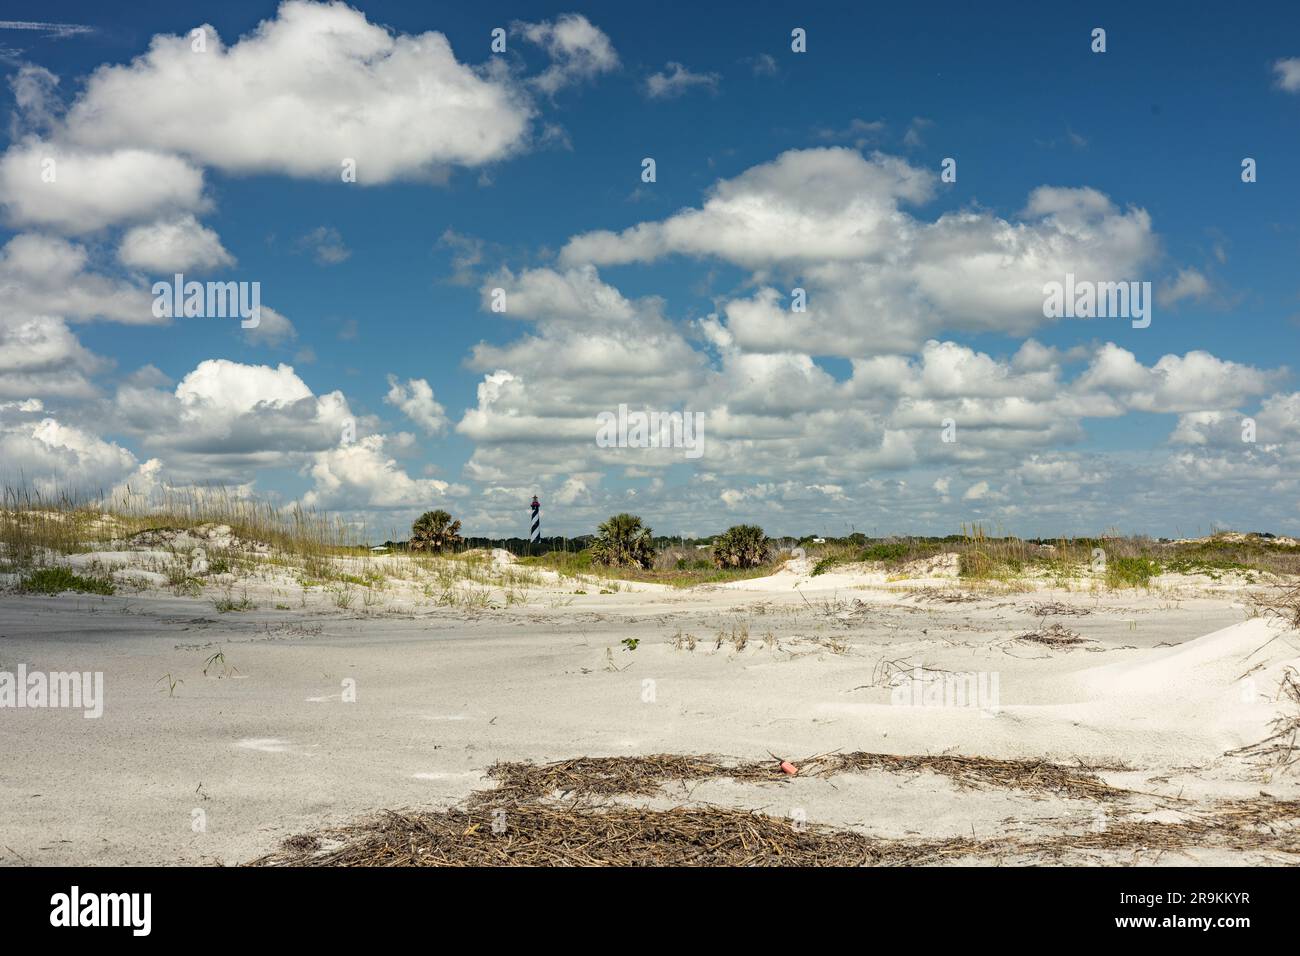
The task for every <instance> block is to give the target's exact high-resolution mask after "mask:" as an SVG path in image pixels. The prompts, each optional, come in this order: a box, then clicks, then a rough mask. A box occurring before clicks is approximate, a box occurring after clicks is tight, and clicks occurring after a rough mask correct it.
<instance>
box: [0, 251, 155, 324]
mask: <svg viewBox="0 0 1300 956" xmlns="http://www.w3.org/2000/svg"><path fill="white" fill-rule="evenodd" d="M89 266H90V253H89V251H88V250H87V248H86V247H85V246H83V245H81V244H79V243H75V242H71V241H69V240H66V239H57V238H54V237H51V236H42V235H36V234H31V233H24V234H20V235H17V236H14V237H13V238H12V239H10V240H9V241H8V242H7V243H6V244H5V245H4V246H3V247H0V321H4V320H6V319H8V320H13V319H17V318H24V317H33V316H45V317H48V316H58V317H60V318H64V319H67V320H69V321H74V322H84V321H88V320H91V319H104V320H107V321H112V322H122V323H125V324H129V325H157V324H160V323H165V322H166V320H165V319H159V318H157V317H155V316H154V314H153V309H152V303H153V299H152V296H151V295H150V294H149V290H148V289H147V288H143V287H140V286H136V285H133V284H131V283H129V282H124V281H121V280H119V279H114V278H110V277H108V276H106V275H102V274H100V273H97V272H94V271H92V270H91V269H90V268H89Z"/></svg>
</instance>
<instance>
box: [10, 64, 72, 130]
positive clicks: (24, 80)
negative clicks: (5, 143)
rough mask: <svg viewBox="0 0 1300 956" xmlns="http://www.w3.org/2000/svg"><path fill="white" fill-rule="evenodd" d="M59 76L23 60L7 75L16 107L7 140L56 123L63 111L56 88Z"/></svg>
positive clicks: (44, 128)
mask: <svg viewBox="0 0 1300 956" xmlns="http://www.w3.org/2000/svg"><path fill="white" fill-rule="evenodd" d="M58 85H59V78H58V77H57V76H56V75H54V74H53V73H51V72H50V71H49V70H47V69H45V67H43V66H37V65H35V64H34V63H24V64H22V66H20V67H19V68H18V72H17V73H15V74H14V75H13V76H11V77H9V89H10V90H11V91H12V92H13V95H14V105H15V106H17V107H18V109H17V111H16V112H15V114H14V117H13V121H12V123H11V139H19V138H21V136H22V135H24V134H26V133H38V132H42V131H44V130H47V129H49V128H50V127H52V126H54V125H55V123H57V122H58V120H59V117H60V116H61V115H62V113H63V104H62V103H61V102H60V100H59V97H58V94H57V92H56V89H57V87H58Z"/></svg>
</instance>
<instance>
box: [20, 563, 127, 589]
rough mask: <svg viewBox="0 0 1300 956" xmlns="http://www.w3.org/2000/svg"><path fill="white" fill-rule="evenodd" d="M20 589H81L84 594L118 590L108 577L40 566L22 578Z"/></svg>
mask: <svg viewBox="0 0 1300 956" xmlns="http://www.w3.org/2000/svg"><path fill="white" fill-rule="evenodd" d="M18 587H19V590H21V591H28V592H34V593H37V594H61V593H62V592H64V591H80V592H82V593H84V594H112V593H113V592H114V591H115V590H117V589H116V588H115V587H114V586H113V582H112V581H110V580H109V579H108V578H101V577H83V576H82V575H80V574H73V573H72V571H70V570H68V569H67V568H62V567H57V568H38V569H37V570H35V571H32V572H31V573H30V574H27V575H26V576H25V577H23V578H22V580H21V583H20V584H19V586H18Z"/></svg>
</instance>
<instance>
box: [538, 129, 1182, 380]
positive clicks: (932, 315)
mask: <svg viewBox="0 0 1300 956" xmlns="http://www.w3.org/2000/svg"><path fill="white" fill-rule="evenodd" d="M934 183H935V177H934V175H933V174H932V173H931V172H929V171H927V170H923V169H919V168H916V167H914V166H912V165H910V164H909V163H907V162H906V161H905V160H902V159H899V158H896V157H891V156H886V155H884V154H880V153H875V154H873V155H872V156H871V157H870V158H869V159H868V158H864V157H862V156H861V155H860V154H858V153H857V152H855V151H853V150H850V149H844V148H826V149H807V150H791V151H789V152H786V153H783V154H781V155H780V156H779V157H777V158H776V159H775V160H773V161H771V162H769V163H764V164H761V165H759V166H755V167H752V168H750V169H748V170H746V171H745V172H744V173H742V174H741V175H739V176H737V177H735V178H734V179H730V180H723V181H721V182H719V183H717V184H716V185H715V186H714V187H713V188H712V189H711V190H710V191H709V193H708V195H707V198H706V199H705V201H704V204H703V205H702V206H701V207H700V208H698V209H685V210H682V211H680V212H677V213H674V214H673V215H671V216H669V217H668V218H667V219H664V220H661V221H650V222H642V223H640V224H638V225H635V226H632V227H630V228H628V229H624V230H623V231H622V232H619V233H614V232H610V231H598V232H591V233H584V234H580V235H578V236H575V237H573V238H572V239H570V240H569V242H568V243H567V244H566V245H565V247H564V249H563V250H562V253H561V261H563V262H565V263H567V264H570V265H576V264H578V263H582V262H592V263H597V264H622V263H628V262H652V261H655V260H657V259H659V258H662V257H664V256H667V255H671V254H679V255H689V256H695V257H713V258H718V259H721V260H723V261H726V262H729V263H733V264H735V265H738V266H742V267H745V268H749V269H751V270H753V271H754V275H753V277H752V281H753V282H754V283H755V284H756V285H759V288H758V291H756V292H755V293H753V294H752V295H750V296H748V297H745V298H734V299H730V300H727V301H724V302H723V303H722V304H721V311H722V313H723V314H724V315H725V321H726V325H727V328H728V330H729V332H730V333H731V334H732V335H733V336H734V338H735V341H736V343H737V344H738V345H739V346H740V347H742V348H744V349H746V350H748V351H767V352H779V351H802V352H807V353H810V354H815V355H843V356H846V357H853V356H864V355H871V354H878V353H882V352H905V351H911V350H914V349H916V348H917V347H918V346H919V345H920V343H922V342H924V341H925V340H926V339H928V338H930V337H933V336H935V335H939V334H942V333H946V332H951V331H958V330H960V331H970V332H1002V333H1007V334H1017V335H1025V334H1029V333H1030V332H1032V331H1033V330H1034V329H1035V328H1036V327H1038V326H1039V325H1041V324H1043V323H1044V321H1045V319H1044V317H1043V286H1044V285H1045V284H1046V283H1047V282H1051V281H1061V280H1062V279H1063V278H1064V277H1065V275H1066V274H1067V273H1074V274H1075V275H1076V277H1078V278H1079V279H1090V280H1093V281H1102V280H1108V279H1121V278H1123V279H1128V278H1130V277H1131V276H1132V275H1134V274H1135V273H1136V272H1137V270H1140V269H1141V268H1143V267H1144V266H1146V265H1148V264H1149V263H1150V262H1151V261H1152V260H1153V259H1154V258H1155V256H1156V254H1157V252H1158V249H1159V244H1158V242H1157V240H1156V237H1155V234H1154V233H1153V231H1152V228H1151V220H1150V216H1149V215H1148V214H1147V213H1146V212H1145V211H1144V210H1142V209H1137V208H1129V209H1123V210H1121V209H1119V208H1118V207H1116V205H1115V204H1114V203H1113V202H1112V201H1111V200H1110V199H1109V198H1108V197H1107V196H1105V195H1104V194H1102V193H1100V192H1097V191H1096V190H1093V189H1086V188H1082V189H1077V188H1062V187H1050V186H1042V187H1039V188H1037V189H1035V190H1033V192H1031V193H1030V195H1029V199H1028V202H1027V204H1026V207H1025V209H1024V210H1023V211H1022V212H1021V213H1020V214H1019V216H1018V217H1016V218H1013V219H1004V218H1002V217H999V216H995V215H993V214H992V213H990V212H988V211H985V210H975V209H972V210H958V211H955V212H948V213H944V214H943V215H941V216H939V217H938V218H937V219H934V220H931V221H926V220H923V219H920V218H918V217H916V216H913V215H911V214H909V213H908V212H907V211H906V210H905V208H904V207H905V206H907V205H912V204H917V203H921V202H924V201H925V200H927V199H928V198H929V197H930V196H931V194H932V191H933V188H934ZM774 279H783V280H785V283H786V284H785V285H784V287H778V286H776V285H774V284H769V283H772V282H773V280H774ZM796 286H798V287H799V288H802V289H804V290H805V293H806V298H807V310H806V311H805V312H794V311H792V308H791V305H792V298H791V290H792V289H793V288H794V287H796Z"/></svg>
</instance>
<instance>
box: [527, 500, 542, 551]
mask: <svg viewBox="0 0 1300 956" xmlns="http://www.w3.org/2000/svg"><path fill="white" fill-rule="evenodd" d="M532 508H533V525H532V529H533V530H532V532H531V533H530V534H529V536H528V540H529V541H531V542H532V543H533V544H539V543H541V540H542V505H541V503H540V502H539V501H538V500H537V496H536V495H533V505H532Z"/></svg>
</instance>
